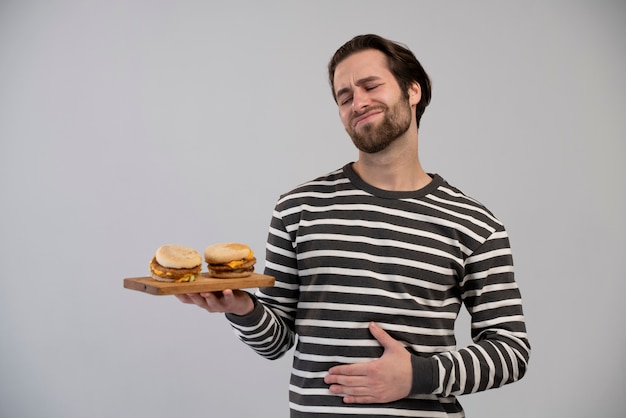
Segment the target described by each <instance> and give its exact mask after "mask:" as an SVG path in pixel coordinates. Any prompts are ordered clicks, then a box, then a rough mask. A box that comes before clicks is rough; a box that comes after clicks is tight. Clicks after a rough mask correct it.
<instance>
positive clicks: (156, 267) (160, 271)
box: [150, 257, 202, 277]
mask: <svg viewBox="0 0 626 418" xmlns="http://www.w3.org/2000/svg"><path fill="white" fill-rule="evenodd" d="M201 270H202V264H200V265H198V266H196V267H192V268H182V269H174V268H170V267H164V266H162V265H160V264H159V263H158V262H157V261H156V257H152V261H150V271H152V272H153V273H155V274H157V275H158V276H163V277H181V276H184V275H185V274H199V273H200V271H201Z"/></svg>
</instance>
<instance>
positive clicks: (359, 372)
mask: <svg viewBox="0 0 626 418" xmlns="http://www.w3.org/2000/svg"><path fill="white" fill-rule="evenodd" d="M367 370H368V363H355V364H341V365H339V366H333V367H331V368H330V369H329V370H328V375H329V376H333V375H341V376H365V375H366V374H367Z"/></svg>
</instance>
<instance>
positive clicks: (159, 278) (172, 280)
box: [152, 273, 176, 283]
mask: <svg viewBox="0 0 626 418" xmlns="http://www.w3.org/2000/svg"><path fill="white" fill-rule="evenodd" d="M152 278H153V279H154V280H157V281H159V282H165V283H174V282H175V281H176V280H175V279H166V278H165V277H161V276H157V275H156V274H154V273H152Z"/></svg>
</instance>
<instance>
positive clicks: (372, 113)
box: [352, 109, 384, 129]
mask: <svg viewBox="0 0 626 418" xmlns="http://www.w3.org/2000/svg"><path fill="white" fill-rule="evenodd" d="M383 111H384V110H383V109H372V110H369V111H367V112H366V113H364V114H362V115H359V116H356V117H355V118H353V119H352V129H356V128H357V127H358V126H359V125H363V124H365V123H368V122H369V121H371V120H372V119H373V118H374V117H376V116H377V115H379V114H381V113H383Z"/></svg>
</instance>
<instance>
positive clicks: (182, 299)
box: [174, 295, 193, 303]
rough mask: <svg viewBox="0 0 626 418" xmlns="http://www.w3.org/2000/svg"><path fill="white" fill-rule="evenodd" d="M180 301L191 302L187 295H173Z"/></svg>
mask: <svg viewBox="0 0 626 418" xmlns="http://www.w3.org/2000/svg"><path fill="white" fill-rule="evenodd" d="M174 296H176V298H177V299H178V300H179V301H181V302H182V303H193V302H192V301H191V299H190V298H189V297H188V296H187V295H174Z"/></svg>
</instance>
